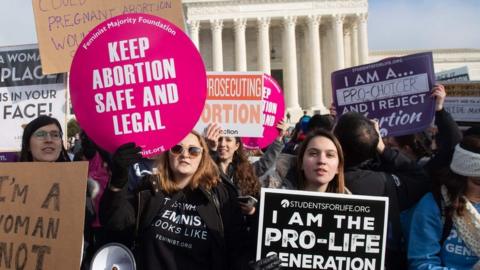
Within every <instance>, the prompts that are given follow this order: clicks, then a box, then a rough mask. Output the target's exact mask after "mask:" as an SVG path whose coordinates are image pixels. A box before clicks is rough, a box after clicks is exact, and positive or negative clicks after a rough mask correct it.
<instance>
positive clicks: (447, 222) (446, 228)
mask: <svg viewBox="0 0 480 270" xmlns="http://www.w3.org/2000/svg"><path fill="white" fill-rule="evenodd" d="M432 194H433V198H434V199H435V202H436V203H437V206H438V209H440V213H441V214H442V224H443V229H442V237H441V238H440V241H439V243H440V246H443V243H445V240H447V238H448V236H449V235H450V231H451V230H452V228H453V220H452V217H451V216H449V215H447V213H446V210H445V207H446V206H445V202H444V201H443V199H442V194H441V193H440V191H437V190H435V191H433V192H432Z"/></svg>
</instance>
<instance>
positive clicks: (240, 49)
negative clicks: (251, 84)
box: [233, 18, 247, 71]
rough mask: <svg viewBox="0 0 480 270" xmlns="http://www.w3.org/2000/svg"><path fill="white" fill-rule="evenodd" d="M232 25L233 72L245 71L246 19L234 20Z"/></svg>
mask: <svg viewBox="0 0 480 270" xmlns="http://www.w3.org/2000/svg"><path fill="white" fill-rule="evenodd" d="M233 24H234V31H235V70H237V71H247V49H246V45H245V28H246V27H247V19H245V18H237V19H234V20H233Z"/></svg>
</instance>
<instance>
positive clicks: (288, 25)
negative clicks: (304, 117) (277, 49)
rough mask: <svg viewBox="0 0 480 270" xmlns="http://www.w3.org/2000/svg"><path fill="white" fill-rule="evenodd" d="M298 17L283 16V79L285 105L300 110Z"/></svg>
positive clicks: (290, 109) (288, 108)
mask: <svg viewBox="0 0 480 270" xmlns="http://www.w3.org/2000/svg"><path fill="white" fill-rule="evenodd" d="M296 22H297V17H294V16H287V17H284V18H283V27H284V29H283V74H284V75H283V76H284V77H283V80H284V87H285V106H286V107H287V110H289V111H292V110H299V109H300V106H299V105H298V77H297V46H296V41H295V24H296Z"/></svg>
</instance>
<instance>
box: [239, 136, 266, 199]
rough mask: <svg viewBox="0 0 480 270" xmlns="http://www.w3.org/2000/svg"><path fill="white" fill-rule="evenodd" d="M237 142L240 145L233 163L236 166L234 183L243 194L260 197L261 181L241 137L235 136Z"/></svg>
mask: <svg viewBox="0 0 480 270" xmlns="http://www.w3.org/2000/svg"><path fill="white" fill-rule="evenodd" d="M235 142H236V143H238V145H239V147H238V149H237V150H236V151H235V153H234V154H233V159H232V163H233V164H232V165H233V166H234V168H235V171H234V173H233V181H234V184H235V185H236V186H237V187H238V189H239V190H240V194H241V195H252V196H254V197H258V196H259V195H260V187H261V186H260V182H259V181H258V177H257V175H256V174H255V171H254V170H253V166H252V164H251V163H250V161H249V160H248V157H247V153H246V151H245V148H244V147H243V143H242V141H241V140H240V137H235Z"/></svg>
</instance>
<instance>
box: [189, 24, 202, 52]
mask: <svg viewBox="0 0 480 270" xmlns="http://www.w3.org/2000/svg"><path fill="white" fill-rule="evenodd" d="M188 25H189V26H190V39H191V40H192V42H193V44H195V46H197V49H198V50H200V43H199V42H198V40H199V33H200V21H190V20H189V21H188Z"/></svg>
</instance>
